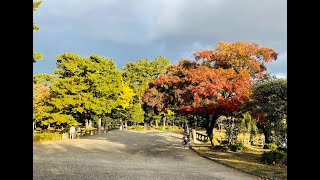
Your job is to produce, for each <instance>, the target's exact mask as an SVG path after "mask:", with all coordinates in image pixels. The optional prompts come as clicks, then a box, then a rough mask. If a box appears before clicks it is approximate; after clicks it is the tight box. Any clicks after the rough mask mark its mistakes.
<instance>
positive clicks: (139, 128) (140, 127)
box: [134, 126, 146, 131]
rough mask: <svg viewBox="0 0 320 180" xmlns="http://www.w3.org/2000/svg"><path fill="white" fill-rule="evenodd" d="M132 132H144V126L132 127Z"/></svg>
mask: <svg viewBox="0 0 320 180" xmlns="http://www.w3.org/2000/svg"><path fill="white" fill-rule="evenodd" d="M134 130H137V131H143V130H146V128H145V127H144V126H134Z"/></svg>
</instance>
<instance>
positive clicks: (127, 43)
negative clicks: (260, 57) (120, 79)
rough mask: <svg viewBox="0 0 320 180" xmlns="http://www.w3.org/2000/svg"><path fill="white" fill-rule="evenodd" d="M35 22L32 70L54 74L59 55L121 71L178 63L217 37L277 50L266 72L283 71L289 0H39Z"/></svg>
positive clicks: (213, 43)
mask: <svg viewBox="0 0 320 180" xmlns="http://www.w3.org/2000/svg"><path fill="white" fill-rule="evenodd" d="M34 22H35V23H36V25H38V26H39V27H40V30H39V31H34V32H33V49H34V50H35V51H37V52H41V53H42V54H43V55H44V56H45V58H44V59H43V60H40V61H38V62H36V63H34V68H33V73H34V74H36V73H49V74H53V70H54V69H55V66H56V59H55V57H56V56H58V55H61V54H63V53H76V54H78V55H80V56H83V57H88V56H90V55H92V54H96V55H99V56H104V57H108V58H112V59H113V60H114V61H115V62H116V64H117V67H118V69H120V68H122V67H124V65H125V64H126V62H129V61H136V60H139V59H149V60H153V59H154V58H155V57H157V56H163V57H166V58H168V59H170V62H171V64H175V63H177V62H178V61H179V60H180V59H181V58H188V59H193V53H194V52H195V51H199V50H205V49H213V48H214V47H215V46H216V43H217V42H219V41H224V42H236V41H246V42H257V43H258V44H259V45H260V46H266V47H270V48H273V49H275V50H276V51H277V52H278V53H279V56H278V60H277V61H274V62H271V63H268V64H267V67H268V72H270V73H271V74H273V75H276V76H278V77H286V76H287V1H286V0H267V1H257V0H241V1H239V0H199V1H193V0H139V1H137V0H90V1H79V0H63V1H57V0H43V2H42V4H41V5H40V7H39V9H38V10H37V11H36V12H35V13H34Z"/></svg>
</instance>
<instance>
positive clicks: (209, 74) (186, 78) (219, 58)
mask: <svg viewBox="0 0 320 180" xmlns="http://www.w3.org/2000/svg"><path fill="white" fill-rule="evenodd" d="M194 55H195V59H196V61H190V60H184V59H182V60H180V61H179V64H178V65H173V66H171V67H169V70H168V73H167V74H165V75H160V76H159V77H158V78H157V79H156V80H155V81H154V82H153V83H152V84H150V87H149V89H148V90H147V91H146V93H145V95H144V96H145V97H144V102H145V103H147V104H148V105H149V106H151V107H154V108H156V109H157V110H159V111H164V110H165V109H166V108H172V107H175V108H176V109H177V111H178V112H180V113H188V114H196V115H200V116H203V117H204V118H205V119H206V123H205V128H206V131H207V134H208V136H209V138H210V142H211V144H212V145H213V143H212V138H213V135H212V130H213V128H214V126H215V122H216V120H217V118H218V117H219V116H220V115H228V116H230V115H233V114H234V112H237V111H238V110H239V109H241V107H242V105H243V104H244V103H245V101H246V100H247V99H248V97H249V95H250V94H251V90H250V85H251V84H252V82H253V80H255V79H260V78H261V77H263V76H264V71H265V70H266V67H265V65H264V63H266V62H271V61H273V60H276V59H277V55H278V54H277V53H276V52H275V51H274V50H273V49H271V48H266V47H261V48H260V47H259V46H258V44H256V43H245V42H236V43H223V42H219V43H218V46H217V47H216V48H215V49H214V50H205V51H200V52H196V53H194ZM210 116H211V117H212V118H210Z"/></svg>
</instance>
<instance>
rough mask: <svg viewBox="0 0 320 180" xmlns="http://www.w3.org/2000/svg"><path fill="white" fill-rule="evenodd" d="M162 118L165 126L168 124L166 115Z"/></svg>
mask: <svg viewBox="0 0 320 180" xmlns="http://www.w3.org/2000/svg"><path fill="white" fill-rule="evenodd" d="M162 120H163V128H165V126H166V117H165V116H164V117H163V118H162Z"/></svg>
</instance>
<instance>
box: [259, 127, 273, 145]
mask: <svg viewBox="0 0 320 180" xmlns="http://www.w3.org/2000/svg"><path fill="white" fill-rule="evenodd" d="M261 129H262V131H263V135H264V142H265V143H271V141H270V137H271V132H269V131H268V130H267V128H266V127H265V125H262V128H261Z"/></svg>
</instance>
